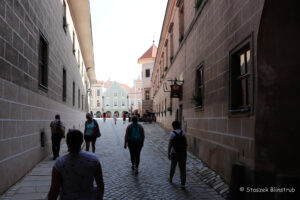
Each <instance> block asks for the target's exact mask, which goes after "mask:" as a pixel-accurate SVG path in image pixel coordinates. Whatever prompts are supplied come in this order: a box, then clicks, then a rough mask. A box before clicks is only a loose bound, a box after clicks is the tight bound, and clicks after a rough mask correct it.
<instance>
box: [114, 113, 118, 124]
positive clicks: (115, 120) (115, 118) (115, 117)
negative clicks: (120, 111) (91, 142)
mask: <svg viewBox="0 0 300 200" xmlns="http://www.w3.org/2000/svg"><path fill="white" fill-rule="evenodd" d="M117 118H118V116H117V113H115V114H114V122H115V125H116V124H117Z"/></svg>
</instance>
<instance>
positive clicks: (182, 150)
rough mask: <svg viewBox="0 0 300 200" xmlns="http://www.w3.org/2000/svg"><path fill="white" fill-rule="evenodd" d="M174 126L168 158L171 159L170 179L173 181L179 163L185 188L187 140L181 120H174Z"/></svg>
mask: <svg viewBox="0 0 300 200" xmlns="http://www.w3.org/2000/svg"><path fill="white" fill-rule="evenodd" d="M172 126H173V129H174V130H173V131H172V132H171V133H170V139H169V145H168V158H169V160H171V169H170V176H169V181H170V182H171V183H172V179H173V176H174V173H175V169H176V165H177V163H178V165H179V169H180V180H181V188H182V189H185V181H186V156H187V153H186V151H187V141H186V137H185V133H184V131H183V130H181V129H180V122H179V121H173V123H172Z"/></svg>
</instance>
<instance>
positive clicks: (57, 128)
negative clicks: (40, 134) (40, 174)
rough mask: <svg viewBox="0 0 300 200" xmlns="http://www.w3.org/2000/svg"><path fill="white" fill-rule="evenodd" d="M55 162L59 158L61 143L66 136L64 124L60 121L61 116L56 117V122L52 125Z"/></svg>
mask: <svg viewBox="0 0 300 200" xmlns="http://www.w3.org/2000/svg"><path fill="white" fill-rule="evenodd" d="M50 127H51V140H52V152H53V160H55V159H56V158H57V157H59V150H60V142H61V139H62V138H63V137H64V136H65V127H64V124H63V123H62V122H61V121H60V115H55V120H54V121H52V122H51V123H50Z"/></svg>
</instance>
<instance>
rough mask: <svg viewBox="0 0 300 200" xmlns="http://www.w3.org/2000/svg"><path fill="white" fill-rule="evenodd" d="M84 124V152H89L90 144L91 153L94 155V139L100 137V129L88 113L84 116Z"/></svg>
mask: <svg viewBox="0 0 300 200" xmlns="http://www.w3.org/2000/svg"><path fill="white" fill-rule="evenodd" d="M86 119H87V120H86V122H85V128H84V141H85V150H86V151H89V150H90V143H92V152H93V153H95V150H96V146H95V144H96V139H97V137H100V129H99V125H98V123H97V121H96V120H94V119H93V118H92V115H91V114H90V113H87V114H86Z"/></svg>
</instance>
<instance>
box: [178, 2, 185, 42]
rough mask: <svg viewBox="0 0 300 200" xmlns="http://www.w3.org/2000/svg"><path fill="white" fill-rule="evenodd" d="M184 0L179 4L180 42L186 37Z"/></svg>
mask: <svg viewBox="0 0 300 200" xmlns="http://www.w3.org/2000/svg"><path fill="white" fill-rule="evenodd" d="M183 4H184V3H183V1H180V2H179V5H178V7H179V8H178V12H179V13H178V17H179V43H181V42H182V41H183V37H184V5H183Z"/></svg>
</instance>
